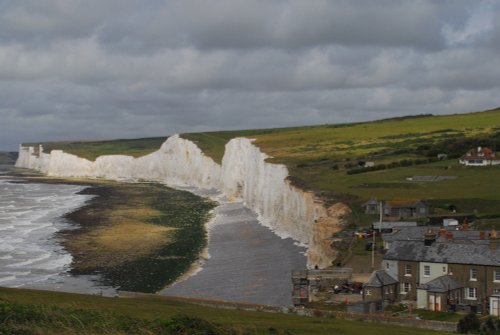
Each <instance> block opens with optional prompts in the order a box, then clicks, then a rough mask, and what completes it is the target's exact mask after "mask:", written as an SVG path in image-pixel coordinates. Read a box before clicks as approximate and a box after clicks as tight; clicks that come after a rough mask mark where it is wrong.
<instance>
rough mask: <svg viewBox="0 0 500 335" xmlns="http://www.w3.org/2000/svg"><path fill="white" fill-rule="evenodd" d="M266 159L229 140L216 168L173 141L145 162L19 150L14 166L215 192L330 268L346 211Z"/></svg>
mask: <svg viewBox="0 0 500 335" xmlns="http://www.w3.org/2000/svg"><path fill="white" fill-rule="evenodd" d="M266 158H268V156H267V155H266V154H264V153H263V152H261V151H260V149H259V148H258V147H256V146H255V145H254V144H253V143H252V140H251V139H248V138H234V139H232V140H230V141H229V142H228V143H227V145H226V148H225V153H224V157H223V159H222V164H221V165H219V164H217V163H215V162H214V161H213V160H212V159H211V158H209V157H207V156H206V155H204V154H203V152H202V151H201V150H200V149H199V148H198V147H197V146H196V144H194V143H193V142H191V141H189V140H186V139H182V138H180V137H179V136H178V135H175V136H172V137H169V138H168V139H167V140H166V141H165V142H164V143H163V144H162V146H161V147H160V149H158V150H157V151H155V152H153V153H151V154H149V155H146V156H142V157H138V158H134V157H131V156H124V155H107V156H100V157H98V158H97V159H96V160H95V161H93V162H92V161H89V160H87V159H84V158H80V157H77V156H75V155H71V154H68V153H65V152H63V151H61V150H52V151H51V152H50V153H44V152H43V148H42V147H41V146H40V147H24V146H21V147H20V148H19V157H18V159H17V162H16V166H17V167H22V168H29V169H34V170H37V171H40V172H43V173H45V174H47V175H49V176H55V177H87V178H103V179H110V180H122V181H137V180H145V181H155V182H160V183H164V184H166V185H168V186H172V187H176V186H190V187H196V188H200V189H218V190H220V191H222V193H223V194H224V195H226V196H227V198H228V199H234V200H241V201H243V202H245V204H246V205H247V206H248V207H249V208H250V209H252V210H253V211H255V212H256V213H257V214H258V215H259V221H260V222H261V223H262V224H263V225H265V226H267V227H269V228H270V229H272V230H273V231H275V232H276V234H278V235H279V236H282V237H291V238H293V239H294V240H296V241H298V242H300V243H302V244H305V245H307V246H308V255H307V258H308V266H310V267H315V266H318V267H319V268H325V267H328V266H330V265H332V262H333V261H334V260H335V257H336V256H337V253H336V252H335V250H334V249H332V247H331V242H332V240H331V236H332V234H333V233H335V232H337V231H339V230H341V229H342V224H343V219H342V218H343V216H344V215H345V214H347V213H348V212H349V208H348V207H347V206H345V205H342V204H335V205H334V206H332V207H330V208H326V207H325V205H324V203H323V202H322V201H320V200H318V199H316V198H315V196H314V194H313V193H312V192H306V191H303V190H301V189H299V188H297V187H295V186H293V185H291V184H290V182H289V181H288V180H287V177H288V175H289V173H288V169H287V168H286V166H284V165H281V164H271V163H267V162H266Z"/></svg>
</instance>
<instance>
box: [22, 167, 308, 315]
mask: <svg viewBox="0 0 500 335" xmlns="http://www.w3.org/2000/svg"><path fill="white" fill-rule="evenodd" d="M22 179H24V180H28V182H45V183H47V182H48V183H60V184H77V185H85V186H88V187H89V188H87V189H85V190H88V189H92V188H98V187H99V186H103V185H110V184H118V185H126V184H132V185H139V184H141V183H134V182H122V181H120V182H116V181H108V180H94V179H82V178H79V179H68V178H53V177H46V176H43V175H32V176H31V177H29V176H28V177H26V176H23V177H22ZM147 184H150V183H147ZM156 185H158V186H159V187H162V188H164V189H174V190H176V191H179V192H181V191H184V192H189V194H193V195H195V196H198V197H203V198H204V199H210V201H212V202H216V203H217V205H216V206H215V208H212V210H211V211H210V214H209V215H210V218H209V220H205V221H204V223H203V227H204V232H205V236H206V243H205V244H204V246H203V248H202V249H201V250H200V251H199V252H198V253H197V254H196V255H197V257H196V258H195V259H194V260H193V262H191V263H190V265H189V267H188V268H187V269H186V270H185V271H183V272H182V273H181V274H180V275H178V276H177V277H176V278H175V280H173V281H172V282H170V283H167V284H163V285H162V286H161V287H159V288H158V289H156V290H154V291H150V292H151V293H155V294H158V295H174V296H183V297H192V298H215V299H216V300H227V301H240V302H241V301H246V302H250V303H262V304H268V305H277V306H278V305H281V306H285V305H289V304H290V303H291V294H290V292H291V290H292V288H291V281H290V271H291V270H294V269H296V268H304V267H306V256H305V252H306V249H305V248H304V246H302V245H299V244H298V243H297V242H296V241H295V240H292V239H291V238H286V237H282V236H279V235H278V234H276V232H274V231H273V230H272V229H270V228H269V227H267V226H265V225H263V223H262V222H261V220H260V217H258V215H257V214H256V213H254V212H253V211H251V210H250V209H248V208H247V207H246V206H245V204H244V203H242V202H230V201H228V199H227V198H226V197H225V196H223V195H222V194H221V192H220V191H218V190H216V189H210V190H206V189H197V188H193V187H185V186H179V185H166V184H163V183H157V184H156ZM71 214H72V213H68V215H71ZM73 219H74V218H73ZM76 221H78V220H76ZM240 229H241V230H242V231H244V232H245V233H243V234H239V235H238V230H240ZM228 232H229V233H230V234H236V235H234V236H231V238H229V240H233V242H234V243H233V246H232V247H231V245H230V246H229V249H228V250H227V251H225V252H222V253H223V254H224V253H226V254H227V255H229V256H231V254H232V252H234V251H235V249H234V246H235V245H236V246H239V245H240V244H241V245H245V243H250V244H249V245H247V247H248V248H249V249H248V250H245V251H244V252H242V251H241V250H240V251H236V255H238V257H239V259H242V260H243V262H244V263H247V262H249V261H251V259H252V258H254V259H256V260H257V263H255V264H250V263H249V264H248V266H244V267H245V268H244V269H243V270H242V271H244V272H245V273H246V274H245V275H242V276H240V277H238V275H236V277H232V278H229V280H230V281H231V285H229V286H227V285H226V287H225V286H224V284H223V283H224V280H226V279H227V278H225V277H224V278H219V280H215V281H213V273H214V271H217V266H220V264H218V262H219V260H220V256H221V250H224V249H221V248H220V245H218V244H220V242H221V240H220V234H221V233H222V234H225V233H228ZM247 235H248V236H247ZM249 236H250V237H249ZM214 238H215V240H213V239H214ZM263 241H265V242H263ZM223 243H224V240H223ZM255 244H257V245H255ZM225 263H226V265H227V266H234V267H235V268H238V266H239V265H238V264H233V265H231V264H230V263H231V259H230V258H229V259H228V260H226V261H225ZM213 264H215V267H214V266H213ZM246 267H248V269H247V268H246ZM240 270H241V269H240ZM224 271H226V272H225V273H227V269H223V271H222V272H224ZM238 271H239V270H238ZM207 275H208V276H209V278H208V279H209V281H210V280H212V284H213V287H211V288H206V287H205V288H204V287H203V283H202V285H201V286H198V284H199V281H200V278H201V279H202V281H203V278H206V277H207ZM210 276H212V278H210ZM223 276H224V275H223ZM249 281H251V282H249ZM263 283H269V285H264V284H263ZM217 286H218V287H217ZM289 286H290V287H289ZM118 289H120V288H118ZM213 289H215V290H216V291H217V292H215V293H214V294H215V295H212V296H210V295H209V296H208V297H207V293H210V291H212V290H213ZM122 290H125V291H136V292H141V291H140V290H134V289H122ZM142 292H144V291H142ZM172 292H174V293H172ZM175 292H177V293H175ZM179 292H181V293H180V294H179Z"/></svg>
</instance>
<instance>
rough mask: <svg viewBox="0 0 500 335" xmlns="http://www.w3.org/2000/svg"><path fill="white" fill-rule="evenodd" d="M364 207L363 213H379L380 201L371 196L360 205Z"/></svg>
mask: <svg viewBox="0 0 500 335" xmlns="http://www.w3.org/2000/svg"><path fill="white" fill-rule="evenodd" d="M361 207H363V208H364V212H365V214H379V213H380V209H379V208H380V203H379V202H378V201H377V199H375V198H371V199H370V200H368V201H367V202H365V203H364V204H362V205H361Z"/></svg>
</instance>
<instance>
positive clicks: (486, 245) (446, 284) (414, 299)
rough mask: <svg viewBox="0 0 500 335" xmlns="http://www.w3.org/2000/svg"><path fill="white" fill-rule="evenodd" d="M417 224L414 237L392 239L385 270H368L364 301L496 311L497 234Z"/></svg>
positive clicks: (499, 309) (499, 283) (499, 307)
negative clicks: (377, 271)
mask: <svg viewBox="0 0 500 335" xmlns="http://www.w3.org/2000/svg"><path fill="white" fill-rule="evenodd" d="M417 228H418V229H413V231H414V232H415V233H414V235H413V236H412V234H411V233H408V231H407V232H406V233H405V234H402V236H404V237H405V238H406V239H393V240H392V241H391V243H390V247H389V249H388V250H387V252H386V253H385V255H384V259H383V262H382V266H383V272H384V274H381V273H380V272H379V273H377V275H376V276H375V274H374V275H372V278H370V280H369V281H368V283H366V284H365V290H364V291H365V300H370V299H382V300H386V301H387V302H395V301H398V302H403V303H411V304H412V305H415V306H416V307H418V308H425V309H430V310H435V311H447V310H462V311H472V312H480V313H489V314H492V315H496V316H500V247H499V244H500V243H499V240H498V238H497V233H496V232H495V231H492V232H483V231H467V230H465V231H456V230H446V229H444V228H441V229H439V230H438V231H435V230H434V229H433V228H430V229H429V228H423V229H425V231H423V230H422V227H417ZM408 229H410V228H408ZM419 233H420V234H419ZM417 234H419V235H417ZM376 278H378V279H379V280H377V279H376ZM380 279H382V281H381V280H380ZM384 284H385V285H384ZM391 287H393V288H392V290H393V291H395V292H392V291H391ZM367 292H368V295H366V293H367ZM375 292H377V293H376V294H375ZM395 294H396V295H395Z"/></svg>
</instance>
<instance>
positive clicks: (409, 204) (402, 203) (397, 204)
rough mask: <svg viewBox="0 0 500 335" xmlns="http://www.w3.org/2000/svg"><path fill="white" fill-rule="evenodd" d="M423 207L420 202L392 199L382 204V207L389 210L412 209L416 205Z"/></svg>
mask: <svg viewBox="0 0 500 335" xmlns="http://www.w3.org/2000/svg"><path fill="white" fill-rule="evenodd" d="M420 204H422V205H425V203H424V202H422V201H421V200H409V199H393V200H387V201H385V202H384V207H387V206H390V207H391V208H413V207H417V206H418V205H420Z"/></svg>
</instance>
